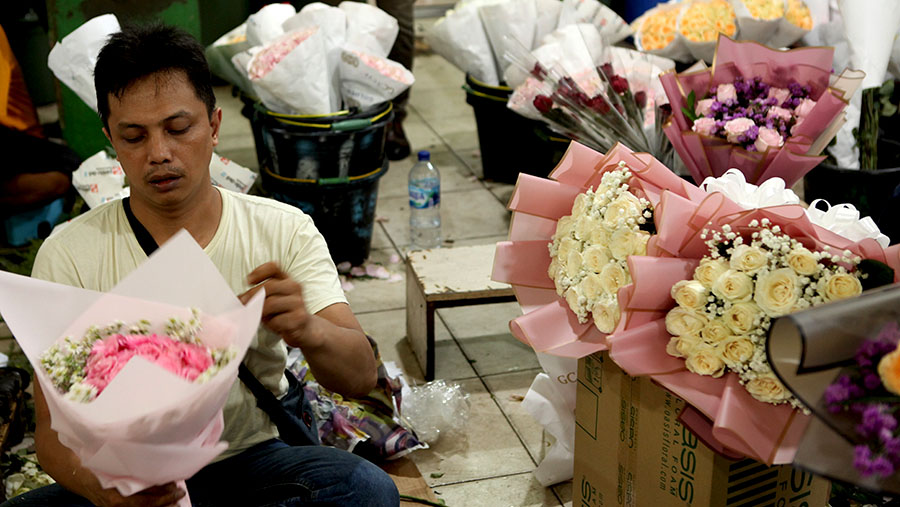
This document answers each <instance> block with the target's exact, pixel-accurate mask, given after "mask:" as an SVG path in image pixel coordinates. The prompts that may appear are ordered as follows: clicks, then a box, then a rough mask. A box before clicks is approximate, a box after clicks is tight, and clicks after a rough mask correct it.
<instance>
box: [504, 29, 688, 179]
mask: <svg viewBox="0 0 900 507" xmlns="http://www.w3.org/2000/svg"><path fill="white" fill-rule="evenodd" d="M507 48H508V52H507V54H506V56H507V58H508V59H509V60H510V61H511V62H512V66H511V67H510V70H509V71H507V73H506V78H507V82H509V84H510V85H511V86H512V87H514V88H515V91H514V92H513V94H512V96H511V97H510V100H509V103H508V107H509V108H510V109H512V110H514V111H516V112H518V113H519V114H522V115H523V116H527V117H529V118H532V119H539V120H542V121H544V122H545V123H547V124H548V125H549V126H550V127H551V128H552V129H553V130H555V131H557V132H559V133H561V134H563V135H565V136H566V137H569V138H571V139H573V140H576V141H578V142H579V143H581V144H584V145H585V146H588V147H590V148H593V149H594V150H597V151H600V152H605V151H607V150H609V149H611V148H612V147H613V146H615V145H616V144H617V143H619V142H621V143H623V144H625V145H627V146H629V147H631V148H633V149H635V150H638V151H641V152H646V153H649V154H651V155H653V156H654V157H655V158H656V159H657V160H659V161H660V162H662V163H663V164H664V165H666V166H669V167H671V164H672V161H673V156H674V155H673V151H672V145H671V144H670V143H669V142H668V141H667V140H666V139H665V136H664V135H663V130H662V127H663V125H664V124H665V122H666V121H667V120H668V118H669V116H670V115H671V110H670V108H669V106H668V104H667V102H668V101H667V99H666V97H665V92H664V90H663V88H662V86H661V85H660V82H659V80H658V78H657V76H658V75H659V74H660V72H663V71H666V70H671V69H674V66H675V64H674V62H672V61H671V60H667V59H665V58H661V57H656V56H652V55H648V54H646V53H641V52H637V51H631V50H627V49H623V48H613V47H611V46H610V45H609V44H607V43H605V41H604V37H603V36H602V35H601V33H600V32H599V31H598V30H597V29H596V27H594V26H593V25H590V24H579V25H569V26H567V27H565V28H563V29H560V30H557V31H556V32H554V33H552V34H550V35H549V36H547V37H546V38H545V44H544V45H542V46H540V47H538V48H537V49H535V50H534V51H528V50H527V49H526V46H524V45H521V44H515V43H514V41H513V42H510V43H509V44H507Z"/></svg>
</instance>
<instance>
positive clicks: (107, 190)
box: [72, 151, 130, 208]
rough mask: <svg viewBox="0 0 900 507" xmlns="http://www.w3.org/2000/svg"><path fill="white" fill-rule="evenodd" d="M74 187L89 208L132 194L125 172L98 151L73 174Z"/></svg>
mask: <svg viewBox="0 0 900 507" xmlns="http://www.w3.org/2000/svg"><path fill="white" fill-rule="evenodd" d="M72 186H74V187H75V190H77V191H78V195H80V196H81V198H82V199H84V203H85V204H86V205H87V206H88V207H89V208H96V207H97V206H99V205H101V204H103V203H105V202H108V201H114V200H116V199H122V198H123V197H126V196H128V195H129V194H130V192H129V190H128V189H127V188H126V187H125V171H123V170H122V166H121V165H120V164H119V162H118V161H117V160H116V159H114V158H112V157H110V156H109V155H107V153H106V152H105V151H98V152H97V153H95V154H94V155H92V156H90V157H88V159H87V160H85V161H84V162H82V163H81V165H80V166H78V169H76V170H75V172H73V173H72Z"/></svg>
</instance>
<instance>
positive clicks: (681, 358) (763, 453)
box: [608, 171, 900, 464]
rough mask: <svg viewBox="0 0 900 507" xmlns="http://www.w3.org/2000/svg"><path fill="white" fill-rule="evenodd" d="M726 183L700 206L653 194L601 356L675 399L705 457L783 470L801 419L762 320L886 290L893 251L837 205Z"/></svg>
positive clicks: (898, 255) (897, 260)
mask: <svg viewBox="0 0 900 507" xmlns="http://www.w3.org/2000/svg"><path fill="white" fill-rule="evenodd" d="M731 174H732V176H731V177H732V178H737V179H740V180H741V181H736V180H734V181H727V182H722V181H718V180H707V182H705V183H704V185H703V186H704V187H705V189H706V190H707V192H708V193H707V194H705V195H704V196H703V197H702V198H701V199H696V200H693V201H692V200H691V199H687V198H684V197H682V196H679V195H676V194H674V193H671V192H663V194H662V196H661V198H660V200H659V202H658V204H657V206H656V207H655V208H654V219H655V223H656V229H657V235H656V236H654V238H652V239H651V241H650V242H649V244H648V246H647V256H643V257H641V256H632V257H630V258H629V259H628V268H629V272H630V274H631V277H632V280H633V282H632V284H631V285H630V286H626V287H623V288H622V289H621V291H620V297H619V306H620V307H621V309H622V312H623V315H622V317H621V319H622V322H623V324H622V325H620V326H619V327H618V328H617V329H616V333H615V334H614V335H612V336H610V337H609V338H608V345H609V348H610V356H611V358H612V359H613V360H614V361H615V362H616V363H617V364H618V365H619V366H621V367H622V369H623V370H625V371H626V372H628V373H629V374H630V375H632V376H637V375H649V376H650V377H652V378H653V379H654V380H655V381H657V382H658V383H659V384H661V385H662V386H663V387H665V388H666V389H668V390H670V391H672V392H673V393H675V394H676V395H677V396H679V397H681V398H683V399H684V400H685V401H686V402H687V403H688V405H689V406H688V408H687V409H686V410H685V412H684V413H682V416H681V420H682V422H683V423H684V424H685V425H687V426H688V427H690V428H691V429H692V430H693V431H694V432H695V433H696V434H698V435H699V436H700V437H701V438H702V439H703V440H704V441H706V442H708V443H710V444H711V445H712V446H713V447H718V448H719V449H720V450H722V451H723V452H727V453H730V454H732V455H733V454H739V455H744V456H747V457H750V458H752V459H756V460H759V461H762V462H765V463H768V464H784V463H790V462H791V460H792V459H793V456H794V454H795V452H796V449H797V445H796V444H797V442H798V440H799V438H800V436H801V435H802V431H803V429H804V428H805V426H806V424H808V422H809V416H808V415H807V414H808V411H807V409H806V408H805V406H804V404H803V403H802V401H801V400H799V399H797V398H796V397H794V396H793V395H792V394H791V391H790V390H788V388H786V387H785V386H784V385H783V383H782V382H781V381H780V380H779V378H778V377H777V376H776V375H775V373H774V372H773V369H772V366H771V365H770V362H769V359H768V357H767V355H766V343H767V336H768V333H769V330H770V327H771V323H772V321H773V319H776V318H778V317H782V316H784V315H788V314H792V313H794V312H798V311H800V310H804V309H807V308H811V307H816V306H820V305H823V304H826V303H831V302H835V301H840V300H845V299H848V298H853V297H856V296H859V295H860V294H861V293H862V292H863V290H864V289H867V288H871V287H874V286H878V285H882V284H887V283H893V282H895V281H896V278H895V273H896V272H897V270H898V269H900V246H893V247H887V244H888V241H887V238H885V237H884V236H883V235H881V234H880V233H878V231H877V228H875V229H874V230H873V229H871V228H870V227H869V225H870V224H869V219H868V218H866V219H863V220H859V214H858V213H856V211H855V209H850V207H849V206H847V205H841V206H838V207H834V208H833V209H828V210H827V211H823V210H820V209H818V208H816V207H813V208H812V209H810V210H806V209H804V208H803V207H801V206H800V205H799V204H796V203H797V202H798V200H796V196H793V197H791V198H789V197H790V196H788V195H787V194H786V190H785V188H784V185H783V182H778V181H777V180H769V181H768V182H766V183H765V184H763V185H761V186H760V187H755V186H753V185H749V184H746V183H745V182H743V179H742V177H741V175H740V173H738V172H736V171H735V172H732V173H731ZM711 183H712V184H711ZM741 187H743V189H741ZM735 188H737V190H735ZM773 196H774V197H775V198H773ZM779 201H780V202H779ZM816 204H818V203H816ZM854 213H855V218H853V217H852V216H851V218H850V219H848V220H847V221H845V222H842V223H841V224H838V222H839V221H838V220H835V219H834V218H835V216H837V215H843V216H848V215H853V214H854ZM648 315H652V317H649V316H648Z"/></svg>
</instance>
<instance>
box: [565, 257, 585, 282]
mask: <svg viewBox="0 0 900 507" xmlns="http://www.w3.org/2000/svg"><path fill="white" fill-rule="evenodd" d="M581 264H582V257H581V252H579V251H578V250H569V255H568V256H566V275H567V276H568V277H569V278H575V277H577V276H578V274H579V273H581Z"/></svg>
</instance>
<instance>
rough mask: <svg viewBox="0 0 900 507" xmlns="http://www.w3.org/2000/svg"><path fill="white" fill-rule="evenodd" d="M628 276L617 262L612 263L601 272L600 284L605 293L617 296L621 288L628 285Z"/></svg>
mask: <svg viewBox="0 0 900 507" xmlns="http://www.w3.org/2000/svg"><path fill="white" fill-rule="evenodd" d="M627 277H628V275H627V273H626V272H625V269H624V268H623V267H622V266H620V265H619V264H618V263H616V262H610V263H609V264H607V265H606V266H603V269H602V270H601V271H600V284H601V285H602V286H603V291H604V292H606V293H607V294H609V295H611V296H615V295H616V294H617V293H618V291H619V288H620V287H622V286H624V285H625V284H627V283H628V278H627Z"/></svg>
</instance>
